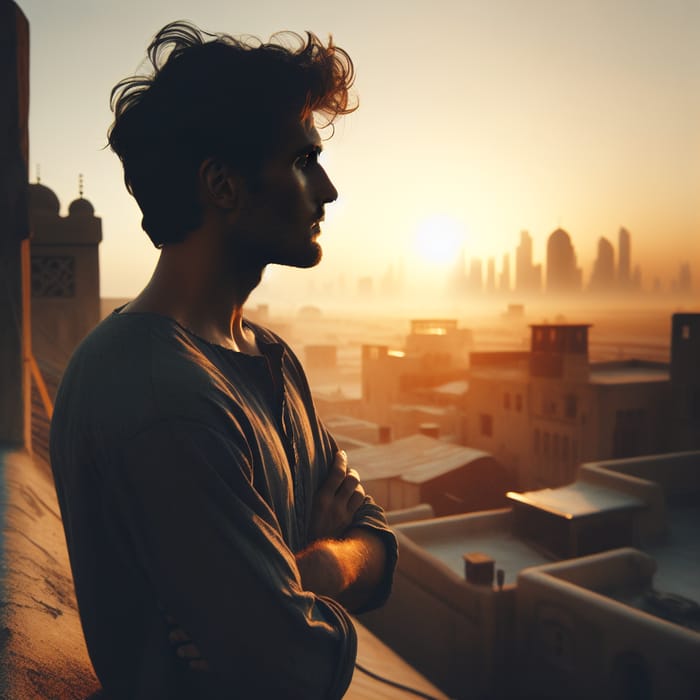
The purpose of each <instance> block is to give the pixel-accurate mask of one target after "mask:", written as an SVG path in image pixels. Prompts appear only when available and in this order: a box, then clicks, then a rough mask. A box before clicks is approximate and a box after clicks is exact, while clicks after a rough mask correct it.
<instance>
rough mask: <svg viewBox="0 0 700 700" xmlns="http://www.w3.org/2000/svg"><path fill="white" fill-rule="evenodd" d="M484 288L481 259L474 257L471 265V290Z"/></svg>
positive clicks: (475, 290) (476, 290)
mask: <svg viewBox="0 0 700 700" xmlns="http://www.w3.org/2000/svg"><path fill="white" fill-rule="evenodd" d="M483 289H484V280H483V275H482V271H481V260H480V259H479V258H472V260H471V264H470V266H469V291H471V292H481V291H483Z"/></svg>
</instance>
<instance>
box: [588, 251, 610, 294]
mask: <svg viewBox="0 0 700 700" xmlns="http://www.w3.org/2000/svg"><path fill="white" fill-rule="evenodd" d="M614 287H615V250H614V248H613V246H612V243H610V241H609V240H608V239H607V238H601V239H600V240H599V241H598V257H597V258H596V259H595V263H594V264H593V274H592V275H591V282H590V289H591V291H594V292H609V291H611V290H612V289H613V288H614Z"/></svg>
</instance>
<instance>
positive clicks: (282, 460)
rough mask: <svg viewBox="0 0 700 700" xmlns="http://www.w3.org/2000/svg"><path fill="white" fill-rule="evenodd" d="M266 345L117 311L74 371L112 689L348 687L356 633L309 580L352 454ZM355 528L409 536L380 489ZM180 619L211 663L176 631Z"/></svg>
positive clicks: (106, 674) (63, 402)
mask: <svg viewBox="0 0 700 700" xmlns="http://www.w3.org/2000/svg"><path fill="white" fill-rule="evenodd" d="M248 326H249V327H250V328H251V329H252V330H253V331H254V333H255V335H256V339H257V342H258V346H259V348H260V350H261V352H262V356H250V355H245V354H242V353H237V352H233V351H230V350H227V349H225V348H223V347H220V346H217V345H213V344H210V343H207V342H205V341H204V340H202V339H200V338H198V337H196V336H194V335H193V334H191V333H189V332H188V331H187V330H186V329H184V328H182V327H181V326H179V325H178V324H177V323H175V322H174V321H173V320H171V319H168V318H166V317H163V316H159V315H156V314H141V313H138V314H120V313H116V312H115V313H114V314H112V315H111V316H110V317H109V318H107V319H106V320H105V321H103V322H102V323H101V324H100V325H99V326H98V327H97V328H96V329H95V330H94V331H93V332H92V333H91V334H90V335H89V336H88V338H87V339H86V340H85V341H84V342H83V343H82V344H81V346H80V347H79V348H78V350H77V351H76V353H75V355H74V356H73V358H72V360H71V362H70V364H69V366H68V368H67V370H66V372H65V375H64V377H63V380H62V383H61V386H60V389H59V393H58V397H57V400H56V407H55V413H54V419H53V424H52V429H51V462H52V468H53V471H54V478H55V481H56V487H57V492H58V498H59V502H60V505H61V512H62V516H63V523H64V528H65V532H66V539H67V543H68V550H69V554H70V559H71V567H72V570H73V577H74V580H75V587H76V594H77V598H78V605H79V609H80V615H81V620H82V624H83V629H84V632H85V637H86V641H87V645H88V650H89V652H90V657H91V659H92V662H93V665H94V667H95V670H96V672H97V674H98V677H99V678H100V681H101V682H102V684H103V686H104V688H105V690H106V691H107V692H108V694H109V696H110V697H113V698H120V699H121V698H129V700H137V699H140V698H149V699H150V700H154V699H157V698H168V699H171V698H172V699H175V698H197V699H198V700H199V699H200V698H202V699H204V698H208V697H212V698H220V697H221V698H224V697H225V698H267V697H270V698H282V697H284V698H304V699H312V698H338V697H341V696H342V695H343V693H344V692H345V689H346V688H347V685H348V684H349V682H350V679H351V677H352V670H353V663H354V658H355V646H356V641H355V633H354V629H353V627H352V623H351V621H350V620H349V618H348V616H347V613H346V612H345V611H344V609H343V608H342V606H340V605H339V604H338V603H336V602H335V601H333V600H331V599H329V598H323V597H318V596H315V595H313V594H312V593H309V592H307V591H304V590H303V589H302V587H301V582H300V579H299V573H298V570H297V567H296V563H295V559H294V554H295V553H296V552H298V551H300V550H301V549H303V548H304V547H305V546H306V545H307V544H308V542H307V532H308V528H309V522H310V518H311V505H312V498H313V494H314V493H315V492H316V490H317V488H318V486H319V485H320V484H321V483H322V482H323V481H324V479H325V477H326V474H327V471H328V467H329V466H330V464H331V463H332V461H333V458H334V456H335V450H336V447H335V443H334V442H333V440H332V438H331V437H330V436H329V434H328V433H327V431H326V430H325V428H324V427H323V425H322V424H321V423H320V422H319V420H318V418H317V417H316V413H315V410H314V407H313V403H312V400H311V395H310V392H309V388H308V385H307V382H306V378H305V376H304V373H303V370H302V368H301V366H300V364H299V362H298V360H297V359H296V358H295V356H294V355H293V353H292V352H291V351H290V350H289V348H288V347H287V346H286V345H285V344H284V343H283V342H282V341H281V340H280V339H279V338H278V337H277V336H275V335H274V334H272V333H270V332H269V331H267V330H265V329H263V328H261V327H258V326H254V325H252V324H248ZM353 525H354V526H359V527H366V528H370V529H372V530H373V531H375V532H376V533H378V534H379V536H380V537H381V538H382V539H383V541H384V543H385V545H386V549H387V554H388V556H387V571H386V575H385V578H384V581H383V583H382V585H381V586H380V589H379V590H378V591H376V595H375V596H374V598H373V600H372V602H371V605H372V606H374V605H378V604H381V603H382V602H383V601H384V599H385V598H386V597H387V596H388V593H389V590H390V587H391V578H392V574H393V569H394V566H395V563H396V556H397V549H396V540H395V538H394V536H393V535H392V533H391V532H390V531H389V530H388V528H387V526H386V521H385V519H384V516H383V513H382V511H381V509H380V508H379V507H378V506H377V505H376V504H375V503H374V502H373V501H372V500H371V498H366V499H365V503H364V505H363V506H362V507H361V508H360V510H359V511H358V512H357V514H356V516H355V522H354V524H353ZM164 611H166V612H167V613H168V614H169V615H171V616H172V617H174V618H175V619H176V620H177V623H178V624H179V625H180V626H182V628H184V629H185V630H186V632H187V633H188V634H189V635H190V636H191V638H192V640H193V642H194V643H195V644H196V645H197V647H198V648H199V650H200V651H201V653H202V655H203V657H204V658H206V659H207V661H208V663H209V665H210V668H211V672H210V673H201V672H194V671H191V670H189V668H188V667H187V666H186V665H185V664H183V663H181V662H179V661H178V660H177V657H176V655H175V653H174V649H173V647H172V646H171V644H170V643H169V642H168V639H167V634H168V627H167V624H166V622H165V619H164Z"/></svg>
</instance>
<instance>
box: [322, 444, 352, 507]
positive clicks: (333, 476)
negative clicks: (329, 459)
mask: <svg viewBox="0 0 700 700" xmlns="http://www.w3.org/2000/svg"><path fill="white" fill-rule="evenodd" d="M347 470H348V457H347V455H346V454H345V452H344V451H343V450H340V451H339V452H336V453H335V459H334V460H333V464H331V468H330V469H329V470H328V477H327V478H326V480H325V481H324V482H323V484H322V485H321V488H320V489H319V492H321V493H323V492H325V493H328V494H330V495H331V496H333V495H334V494H335V492H336V491H337V490H338V487H339V486H340V485H341V484H342V483H343V479H345V475H346V473H347Z"/></svg>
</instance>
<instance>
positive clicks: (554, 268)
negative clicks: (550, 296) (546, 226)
mask: <svg viewBox="0 0 700 700" xmlns="http://www.w3.org/2000/svg"><path fill="white" fill-rule="evenodd" d="M581 279H582V277H581V268H580V267H578V266H577V264H576V253H575V251H574V247H573V245H572V244H571V237H570V236H569V234H568V233H567V232H566V231H564V229H561V228H558V229H557V230H556V231H554V233H552V234H551V235H550V237H549V238H548V239H547V292H549V293H560V294H561V293H571V292H578V291H580V290H581Z"/></svg>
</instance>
